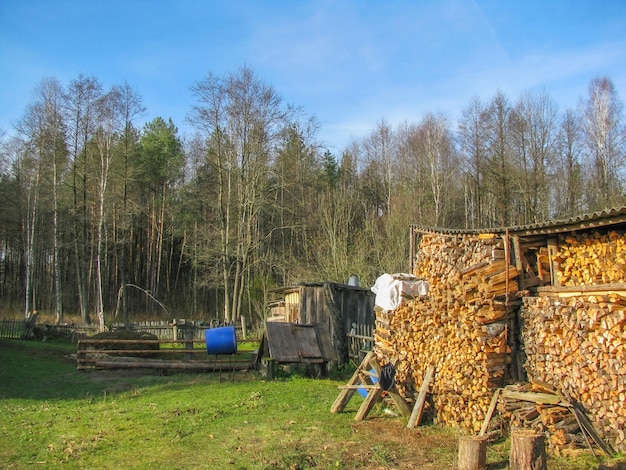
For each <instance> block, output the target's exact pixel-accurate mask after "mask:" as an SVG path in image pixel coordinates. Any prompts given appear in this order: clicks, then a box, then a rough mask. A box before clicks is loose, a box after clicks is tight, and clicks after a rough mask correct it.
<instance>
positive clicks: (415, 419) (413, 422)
mask: <svg viewBox="0 0 626 470" xmlns="http://www.w3.org/2000/svg"><path fill="white" fill-rule="evenodd" d="M434 375H435V368H434V367H433V366H430V367H429V368H428V370H427V371H426V375H425V377H424V381H423V382H422V386H421V387H420V392H419V395H418V396H417V400H415V406H414V407H413V412H412V413H411V417H410V418H409V422H408V424H407V425H406V427H407V428H414V427H415V426H418V425H419V421H420V418H421V417H422V410H423V409H424V403H425V402H426V393H427V392H428V387H429V386H430V382H431V381H432V380H433V376H434Z"/></svg>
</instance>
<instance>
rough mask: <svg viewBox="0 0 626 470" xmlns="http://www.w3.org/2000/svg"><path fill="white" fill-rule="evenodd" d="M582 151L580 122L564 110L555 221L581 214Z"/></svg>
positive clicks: (560, 134) (557, 175) (582, 201)
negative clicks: (558, 218) (557, 218)
mask: <svg viewBox="0 0 626 470" xmlns="http://www.w3.org/2000/svg"><path fill="white" fill-rule="evenodd" d="M582 147H583V136H582V128H581V122H580V119H579V118H578V117H577V116H576V114H575V112H574V111H573V110H571V109H570V110H567V111H566V112H565V114H564V115H563V117H562V118H561V124H560V128H559V152H558V158H557V168H556V175H555V176H556V177H555V178H554V180H555V181H556V182H557V190H556V191H555V194H554V199H555V213H556V216H557V217H573V216H574V215H576V214H580V213H581V212H582V211H583V210H584V191H583V181H582V178H583V175H582V165H581V153H582ZM563 185H564V187H563Z"/></svg>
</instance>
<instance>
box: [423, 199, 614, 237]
mask: <svg viewBox="0 0 626 470" xmlns="http://www.w3.org/2000/svg"><path fill="white" fill-rule="evenodd" d="M624 223H626V206H623V207H619V208H611V209H605V210H602V211H597V212H591V213H588V214H583V215H578V216H575V217H571V218H569V219H558V220H552V221H546V222H538V223H534V224H527V225H516V226H510V227H495V228H485V229H451V228H439V227H428V226H420V225H415V224H411V228H412V229H413V230H417V231H421V232H431V233H445V234H450V235H455V234H458V235H460V234H481V233H493V234H503V233H505V232H506V231H507V230H508V232H509V234H511V235H519V236H525V235H548V234H556V233H563V232H570V231H577V230H587V229H590V228H598V227H607V226H612V225H619V224H624Z"/></svg>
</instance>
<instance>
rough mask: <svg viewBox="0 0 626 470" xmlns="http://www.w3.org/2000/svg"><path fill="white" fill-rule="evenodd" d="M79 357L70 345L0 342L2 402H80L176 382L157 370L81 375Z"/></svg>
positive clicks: (0, 393) (102, 372) (82, 373)
mask: <svg viewBox="0 0 626 470" xmlns="http://www.w3.org/2000/svg"><path fill="white" fill-rule="evenodd" d="M75 354H76V345H73V344H69V343H57V342H39V341H21V340H0V364H2V367H0V399H10V398H20V399H33V400H63V399H80V398H89V397H96V396H102V395H115V394H119V393H123V392H126V391H129V390H133V389H134V388H136V387H137V386H138V385H139V386H146V385H160V384H169V383H171V382H175V381H176V380H175V379H174V377H172V376H160V375H158V374H155V371H154V370H144V369H133V370H129V371H124V370H115V371H113V370H111V371H80V370H77V369H76V358H75ZM185 378H189V380H194V376H193V375H188V376H186V377H185ZM180 386H181V387H183V386H184V384H181V385H180Z"/></svg>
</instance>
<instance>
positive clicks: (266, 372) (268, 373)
mask: <svg viewBox="0 0 626 470" xmlns="http://www.w3.org/2000/svg"><path fill="white" fill-rule="evenodd" d="M261 364H262V368H261V373H262V374H263V376H264V377H265V378H266V379H267V380H274V376H275V374H276V362H275V361H274V359H272V358H271V357H264V358H263V359H261Z"/></svg>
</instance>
